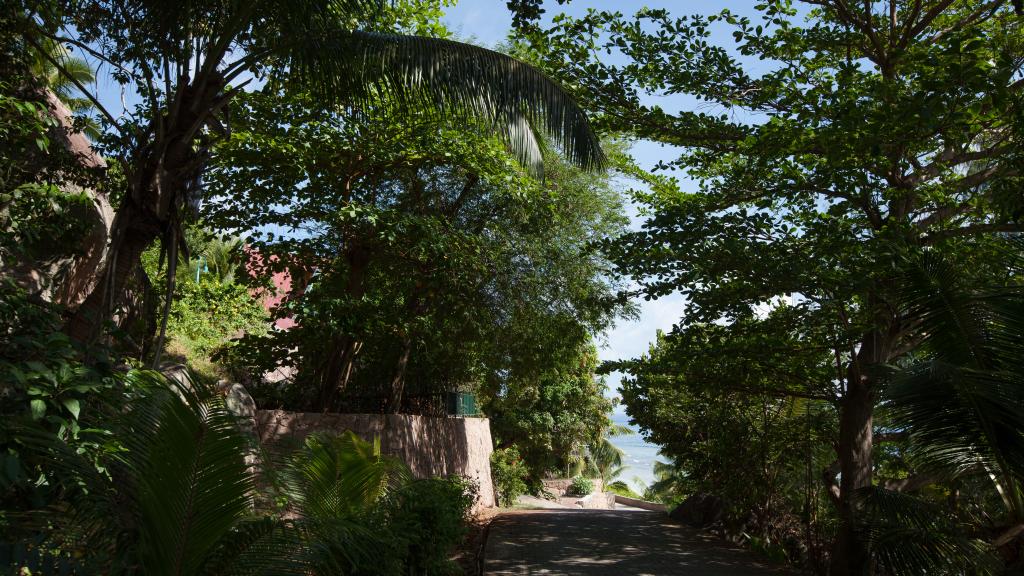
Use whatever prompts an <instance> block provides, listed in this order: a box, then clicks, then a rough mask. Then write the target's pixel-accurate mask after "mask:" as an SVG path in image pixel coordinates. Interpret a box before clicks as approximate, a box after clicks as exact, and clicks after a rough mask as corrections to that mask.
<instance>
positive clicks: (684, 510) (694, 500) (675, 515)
mask: <svg viewBox="0 0 1024 576" xmlns="http://www.w3.org/2000/svg"><path fill="white" fill-rule="evenodd" d="M724 513H725V502H724V501H723V500H722V499H721V498H719V497H718V496H714V495H712V494H694V495H693V496H690V497H689V498H687V499H686V500H683V502H682V503H681V504H679V506H676V507H675V509H674V510H672V511H671V512H669V514H668V515H669V517H670V518H672V519H673V520H676V521H678V522H682V523H683V524H686V525H687V526H693V527H694V528H707V527H708V526H711V525H712V524H714V523H716V522H718V521H719V520H721V519H722V515H723V514H724Z"/></svg>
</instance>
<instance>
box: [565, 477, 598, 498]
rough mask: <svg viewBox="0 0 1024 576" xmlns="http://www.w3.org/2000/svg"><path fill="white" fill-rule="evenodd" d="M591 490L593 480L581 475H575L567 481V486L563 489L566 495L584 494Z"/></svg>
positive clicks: (592, 489)
mask: <svg viewBox="0 0 1024 576" xmlns="http://www.w3.org/2000/svg"><path fill="white" fill-rule="evenodd" d="M593 491H594V481H593V480H591V479H590V478H584V477H583V476H577V477H575V478H573V479H572V482H570V483H569V487H568V488H566V489H565V494H566V496H586V495H588V494H590V493H591V492H593Z"/></svg>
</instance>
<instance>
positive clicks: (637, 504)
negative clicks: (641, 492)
mask: <svg viewBox="0 0 1024 576" xmlns="http://www.w3.org/2000/svg"><path fill="white" fill-rule="evenodd" d="M615 502H617V503H618V504H622V505H623V506H631V507H633V508H642V509H644V510H651V511H653V512H667V510H666V509H665V505H664V504H661V503H659V502H648V501H646V500H637V499H636V498H629V497H627V496H620V495H619V494H616V495H615Z"/></svg>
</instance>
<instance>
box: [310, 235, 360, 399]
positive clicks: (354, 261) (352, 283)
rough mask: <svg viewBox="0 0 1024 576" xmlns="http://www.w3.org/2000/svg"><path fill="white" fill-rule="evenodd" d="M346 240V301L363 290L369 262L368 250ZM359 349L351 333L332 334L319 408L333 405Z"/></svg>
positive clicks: (322, 377) (350, 371)
mask: <svg viewBox="0 0 1024 576" xmlns="http://www.w3.org/2000/svg"><path fill="white" fill-rule="evenodd" d="M349 242H350V246H349V248H348V250H347V252H346V254H345V259H346V260H347V262H348V275H347V277H346V278H345V294H346V295H347V296H348V298H349V299H350V300H352V301H355V300H358V299H360V298H362V297H363V294H365V293H366V282H365V277H366V270H367V268H368V267H369V264H370V251H369V250H368V249H367V248H366V247H364V246H362V245H361V244H359V243H358V242H357V241H355V240H350V241H349ZM359 348H360V344H359V341H358V340H356V337H355V336H354V335H351V334H339V335H337V336H335V337H334V339H333V341H332V343H331V346H330V347H329V348H328V350H327V354H328V358H327V362H326V364H325V365H324V368H323V372H322V373H321V375H320V378H319V383H320V404H321V406H320V409H321V410H324V411H328V410H331V409H333V408H335V407H336V404H337V402H338V397H339V395H340V394H341V391H342V390H344V389H345V388H346V387H347V386H348V382H349V379H350V378H351V377H352V370H353V367H354V364H355V359H356V355H357V354H358V353H359ZM315 381H316V380H314V382H315Z"/></svg>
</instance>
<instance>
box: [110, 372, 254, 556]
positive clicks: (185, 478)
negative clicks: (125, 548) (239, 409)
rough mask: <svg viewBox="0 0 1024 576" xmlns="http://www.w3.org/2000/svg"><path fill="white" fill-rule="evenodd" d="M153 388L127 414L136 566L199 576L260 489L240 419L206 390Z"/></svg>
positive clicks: (245, 512)
mask: <svg viewBox="0 0 1024 576" xmlns="http://www.w3.org/2000/svg"><path fill="white" fill-rule="evenodd" d="M178 388H179V389H177V390H172V389H169V388H165V389H157V390H153V391H151V392H150V393H149V394H147V395H146V396H144V397H143V398H142V399H140V401H138V402H136V403H134V404H133V406H132V410H131V412H130V413H129V414H128V417H127V418H128V422H127V429H128V430H131V435H130V437H129V438H127V439H126V446H127V447H128V455H127V456H126V463H127V465H128V466H129V468H130V470H131V477H132V479H133V481H134V482H135V486H134V490H133V491H132V493H133V495H134V500H135V504H136V505H137V507H138V517H137V518H136V521H137V522H138V523H139V525H140V530H139V534H140V538H139V542H138V550H137V554H138V561H139V563H140V564H141V565H142V566H145V567H146V569H145V572H146V573H147V574H182V573H184V574H196V573H198V571H199V568H200V566H202V564H203V563H204V562H205V561H206V560H207V558H208V557H209V556H210V555H211V554H213V552H214V551H215V550H216V547H217V546H218V543H219V542H221V540H222V539H223V538H225V537H226V536H227V535H228V534H229V533H230V532H231V531H232V530H233V529H234V527H235V526H236V525H237V524H238V523H239V522H241V521H242V519H244V518H245V517H246V516H247V515H248V514H249V504H250V501H251V498H252V492H253V489H254V483H253V478H252V476H251V474H250V473H249V470H248V467H247V465H246V463H245V459H244V455H245V453H246V450H247V448H248V442H247V440H246V438H245V437H244V436H243V435H242V434H241V433H240V432H239V429H238V427H237V419H236V417H235V416H234V415H232V414H231V413H230V412H229V411H228V410H227V408H226V407H225V406H224V404H223V400H222V399H221V398H220V397H219V396H216V395H212V394H209V393H208V392H207V391H205V390H203V389H202V388H193V389H185V388H184V387H178Z"/></svg>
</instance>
